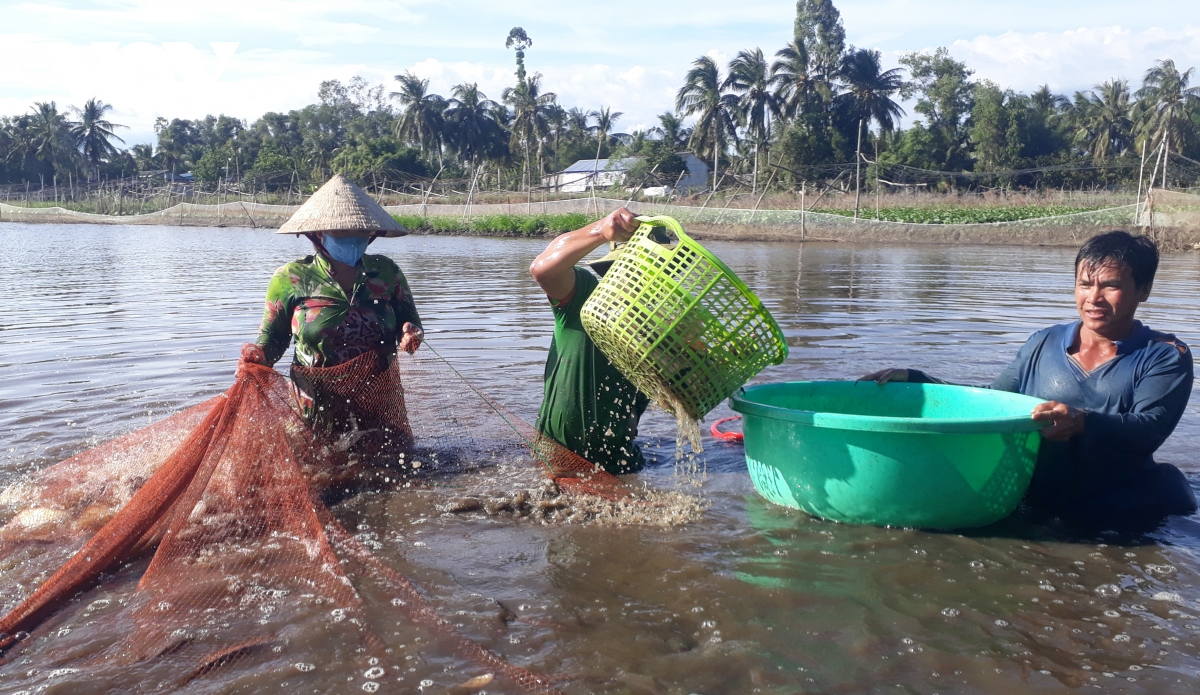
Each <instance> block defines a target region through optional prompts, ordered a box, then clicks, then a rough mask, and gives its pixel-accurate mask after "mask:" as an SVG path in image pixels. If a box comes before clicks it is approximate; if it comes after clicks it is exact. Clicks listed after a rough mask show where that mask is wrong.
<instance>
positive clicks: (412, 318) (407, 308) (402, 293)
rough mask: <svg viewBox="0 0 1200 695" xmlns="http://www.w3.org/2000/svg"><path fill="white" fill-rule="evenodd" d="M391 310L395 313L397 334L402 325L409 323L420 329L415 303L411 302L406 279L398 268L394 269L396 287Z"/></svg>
mask: <svg viewBox="0 0 1200 695" xmlns="http://www.w3.org/2000/svg"><path fill="white" fill-rule="evenodd" d="M392 309H393V310H394V311H395V312H396V330H397V332H399V330H400V329H402V328H403V327H404V324H405V323H406V322H407V323H411V324H413V325H414V326H416V327H418V328H420V327H421V315H420V314H418V313H417V303H416V302H415V301H413V296H412V291H411V290H409V289H408V278H406V277H404V273H403V272H401V270H400V269H399V268H397V269H396V285H395V289H394V290H393V293H392Z"/></svg>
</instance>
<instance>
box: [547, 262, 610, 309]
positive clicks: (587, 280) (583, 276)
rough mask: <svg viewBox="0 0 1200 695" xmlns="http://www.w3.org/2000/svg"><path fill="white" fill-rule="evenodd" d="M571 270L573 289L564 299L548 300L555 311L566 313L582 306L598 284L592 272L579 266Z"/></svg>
mask: <svg viewBox="0 0 1200 695" xmlns="http://www.w3.org/2000/svg"><path fill="white" fill-rule="evenodd" d="M572 270H573V271H574V272H575V288H574V289H572V290H571V294H570V295H568V296H567V297H566V298H565V299H560V300H558V301H554V300H553V299H551V300H550V306H551V307H553V308H554V310H555V311H560V312H562V311H568V310H569V309H571V308H573V307H581V306H583V303H584V302H586V301H587V298H588V297H590V296H591V295H592V291H593V290H595V289H596V285H598V284H600V281H599V280H598V279H597V278H596V276H595V275H594V274H593V273H592V271H590V270H588V269H586V268H582V267H580V266H575V267H574V268H573V269H572Z"/></svg>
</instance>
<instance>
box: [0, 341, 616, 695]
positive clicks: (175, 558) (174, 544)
mask: <svg viewBox="0 0 1200 695" xmlns="http://www.w3.org/2000/svg"><path fill="white" fill-rule="evenodd" d="M248 349H249V352H244V358H243V360H242V362H241V363H240V364H239V368H238V371H237V375H236V378H235V380H234V384H233V386H232V387H231V388H230V389H229V390H228V391H227V392H226V393H224V394H222V395H221V396H218V397H216V398H212V399H210V400H208V401H206V402H204V403H201V404H200V405H197V406H194V407H192V408H190V409H188V410H185V411H183V412H181V413H178V414H176V415H174V416H172V417H170V418H167V419H165V420H163V421H161V422H158V423H156V424H153V425H151V426H148V427H145V428H143V429H140V430H137V431H135V432H132V433H130V434H127V435H125V436H122V437H119V438H117V439H114V440H111V441H109V442H107V443H104V444H101V445H100V446H97V447H95V448H92V449H89V450H87V451H85V452H83V453H81V454H79V455H77V456H74V457H72V458H70V459H67V460H66V461H63V462H60V463H58V464H55V465H53V466H50V467H48V468H46V469H44V470H42V471H40V472H38V473H36V474H33V475H32V476H30V477H28V478H26V479H24V480H22V481H20V482H18V483H16V484H14V485H13V486H10V487H9V488H8V489H7V490H6V491H4V493H3V494H2V495H0V505H2V506H0V521H2V522H4V523H3V526H2V528H0V573H2V576H3V577H4V581H3V582H2V584H0V600H2V601H3V604H4V607H5V608H6V609H7V614H6V615H4V617H3V618H0V649H4V650H5V655H4V657H3V658H4V660H5V661H6V662H11V661H12V660H13V659H14V658H17V657H19V656H21V655H23V654H24V655H26V656H23V657H21V658H22V659H23V660H24V661H28V660H29V659H31V658H32V659H35V660H36V663H37V664H38V665H39V666H40V668H38V669H32V670H28V671H23V672H22V673H23V674H24V675H22V676H21V684H22V685H24V686H30V687H34V688H36V687H38V686H39V685H41V686H45V685H47V684H48V683H53V682H56V681H55V680H54V679H55V678H57V679H59V682H61V679H62V678H64V677H68V676H69V674H72V673H86V674H87V679H88V682H89V683H90V684H92V686H94V687H96V688H97V689H98V690H99V691H104V690H121V691H139V690H145V689H154V688H177V687H181V686H183V685H186V684H188V683H191V682H192V681H194V680H195V679H197V678H201V677H203V676H205V675H206V674H208V673H210V672H212V671H214V670H217V669H220V670H221V671H222V673H229V672H231V671H232V672H234V673H238V669H239V668H241V669H243V670H244V671H247V672H250V671H258V672H261V671H262V669H263V668H264V667H269V666H271V665H274V666H275V667H277V668H285V669H288V670H289V671H290V672H291V673H292V674H293V675H295V674H296V673H297V670H298V671H299V672H303V671H304V669H303V668H301V667H302V666H303V665H304V664H311V663H312V662H313V660H314V658H315V657H314V656H313V654H311V652H313V651H320V652H321V653H322V654H325V655H328V653H329V651H330V646H329V645H330V644H338V645H342V646H341V647H340V649H341V650H342V651H343V652H344V654H342V656H343V657H344V659H345V660H346V661H347V662H348V663H351V664H354V665H355V667H359V666H361V670H360V673H364V674H366V676H365V677H366V678H367V680H366V681H365V682H364V683H363V689H364V690H367V691H368V692H373V691H374V690H373V688H376V687H378V679H379V678H381V677H383V675H384V674H385V673H388V672H387V671H385V670H384V667H385V666H388V664H389V658H390V657H389V656H388V654H389V652H390V650H389V649H387V648H386V647H385V645H384V643H383V642H382V641H381V639H380V638H379V636H378V634H377V632H378V631H377V630H375V629H374V627H373V625H374V624H377V623H379V621H380V620H382V618H381V615H383V614H385V613H387V612H388V611H392V612H395V613H398V615H400V616H404V617H406V618H407V619H408V620H410V621H411V622H412V623H414V624H416V625H418V626H420V627H421V628H422V629H425V630H426V631H427V632H428V633H431V636H432V637H434V639H435V641H436V642H437V643H438V644H440V645H444V646H445V647H446V648H447V649H448V650H449V651H451V652H453V654H455V655H456V657H457V658H459V659H465V660H467V661H468V662H469V663H470V664H472V665H473V666H474V667H476V668H478V669H484V670H485V671H486V672H487V673H488V674H493V675H494V676H495V677H498V678H501V679H504V680H506V681H507V682H508V683H509V684H511V685H512V686H513V687H516V688H519V689H521V690H523V691H528V692H555V688H554V686H553V684H552V683H551V681H550V680H549V679H547V678H546V677H545V676H541V675H538V674H536V673H534V672H532V671H530V670H528V669H525V668H523V667H520V666H516V665H513V664H511V663H509V662H508V661H506V660H505V659H504V658H503V657H501V656H499V655H497V654H495V653H494V652H492V651H489V650H488V649H486V648H485V647H483V646H481V645H480V644H479V643H477V642H475V641H473V640H471V639H470V638H468V637H466V636H464V635H463V634H461V633H460V632H459V630H458V629H457V628H456V627H455V626H454V625H452V624H451V623H449V622H448V621H446V620H445V619H443V618H442V617H440V616H439V615H438V613H437V611H436V610H435V609H434V608H433V606H432V605H431V604H430V602H429V601H428V600H426V598H425V597H424V595H423V594H422V593H421V592H420V591H419V590H418V589H417V588H416V587H415V586H414V585H413V584H412V583H411V582H410V581H409V580H408V579H406V578H405V577H404V576H403V575H402V574H401V573H399V572H397V571H395V570H393V569H392V568H391V567H389V566H388V565H387V564H385V563H384V562H383V561H382V560H380V559H379V558H378V557H376V556H375V554H374V553H373V552H372V550H371V548H370V547H368V543H366V542H364V541H363V540H362V539H361V538H360V537H359V536H357V535H356V534H353V533H351V532H350V531H348V530H347V529H346V528H344V527H343V526H342V524H341V523H340V522H339V521H338V520H337V518H336V517H335V516H334V514H333V513H332V512H331V511H330V509H329V508H328V506H327V502H330V501H331V500H332V499H337V498H339V496H341V495H344V494H345V493H347V492H351V491H353V490H355V489H357V488H359V487H361V486H363V485H364V484H370V485H372V486H380V485H384V486H387V485H393V486H395V485H400V486H407V485H413V484H414V481H416V483H417V484H419V483H420V481H421V480H424V479H425V478H426V477H427V476H429V475H438V474H445V473H448V472H461V471H465V470H472V469H477V468H482V467H488V468H489V470H488V474H489V475H487V476H478V478H479V479H480V480H484V479H490V482H489V483H488V485H490V486H491V487H492V488H493V489H495V488H497V487H499V488H501V489H512V488H513V487H515V486H520V485H526V486H528V485H530V484H532V483H533V481H535V480H537V479H541V480H545V476H546V474H547V473H549V475H550V476H551V477H552V478H556V479H558V480H560V481H561V483H562V487H563V488H565V489H566V490H569V491H571V492H574V493H586V494H590V495H601V496H603V497H606V498H608V499H624V498H627V497H628V496H629V495H630V491H629V489H628V488H627V487H626V486H625V485H624V484H623V483H622V482H621V481H620V480H619V479H617V478H615V477H613V476H611V475H608V474H607V473H604V472H603V471H602V470H598V469H597V468H596V467H595V466H593V465H591V464H590V463H588V462H587V461H585V460H583V459H581V458H579V457H578V456H576V455H574V454H572V453H571V452H569V451H567V450H566V449H564V448H563V447H561V446H558V445H557V444H556V443H555V442H553V441H548V440H547V439H545V438H539V437H537V436H536V435H535V433H534V432H533V428H531V427H529V426H528V425H527V424H525V423H524V422H523V421H521V420H520V419H519V418H517V417H516V416H514V415H513V414H512V413H510V412H508V411H507V410H505V409H503V408H502V407H500V406H499V405H498V404H496V403H495V402H494V401H492V400H491V399H490V398H488V397H487V396H486V395H484V394H482V393H481V392H479V391H478V390H477V389H475V388H474V387H473V386H472V385H471V384H470V383H469V382H468V381H467V380H466V379H465V378H463V377H462V376H461V375H460V374H458V373H457V372H456V371H455V370H454V369H453V368H452V367H450V366H449V364H448V363H447V362H445V361H444V360H442V359H440V358H439V357H438V356H437V355H436V353H433V352H432V349H431V348H428V347H426V348H423V349H422V350H421V351H419V352H418V353H417V354H416V355H415V356H408V355H400V356H396V355H394V354H382V355H381V354H366V355H362V356H360V357H358V358H356V359H354V360H351V361H349V362H346V363H344V364H342V365H339V366H336V367H331V368H326V369H312V368H298V367H294V368H293V371H294V374H293V380H288V379H287V378H286V377H284V376H283V375H282V374H280V373H278V372H276V371H275V370H273V369H271V368H269V367H266V366H263V365H261V364H257V363H255V362H254V361H253V359H252V357H253V354H254V352H253V348H252V347H251V346H248ZM246 356H250V357H251V359H250V360H248V359H246ZM402 384H403V388H402ZM298 397H299V398H304V397H313V398H314V400H313V406H314V407H313V408H311V409H301V408H299V407H298ZM302 413H308V414H307V415H303V414H302ZM482 484H483V483H480V485H482ZM139 571H140V576H138V573H139ZM122 578H124V580H125V581H124V583H122V581H121V579H122ZM97 584H99V585H100V587H99V588H96V589H93V587H94V586H96V585H97ZM108 584H112V585H114V587H115V588H112V589H110V590H109V591H102V589H104V588H105V585H108ZM364 586H366V587H367V589H368V590H367V593H366V594H364ZM122 587H123V588H122ZM364 595H371V596H378V595H382V596H383V597H384V598H390V600H389V601H386V602H385V605H384V606H383V607H378V608H377V606H376V605H375V603H376V602H374V601H373V602H372V603H371V605H370V610H368V609H367V604H366V602H365V600H364ZM98 596H99V598H97V597H98ZM31 633H32V634H31ZM339 633H340V636H339V638H338V639H337V640H332V641H331V637H330V635H331V634H339ZM315 635H319V636H320V637H316V636H315ZM252 666H253V668H251V667H252ZM293 666H294V668H293ZM310 668H311V667H310ZM0 670H3V669H0ZM372 679H374V680H372ZM148 684H150V685H148ZM372 684H375V685H372ZM151 685H152V686H153V687H151Z"/></svg>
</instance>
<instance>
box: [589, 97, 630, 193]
mask: <svg viewBox="0 0 1200 695" xmlns="http://www.w3.org/2000/svg"><path fill="white" fill-rule="evenodd" d="M589 115H590V116H592V118H595V119H596V125H594V126H592V132H593V133H595V134H596V158H595V159H593V160H592V189H593V190H595V188H596V175H597V173H598V171H599V167H600V147H601V146H602V145H603V144H604V141H605V140H607V139H608V134H609V133H610V132H612V127H613V124H614V123H616V122H617V119H618V118H620V117H621V116H622V113H621V112H620V111H617V112H615V113H614V112H613V110H612V109H611V108H610V107H608V106H602V107H600V110H599V111H593V112H591V114H589Z"/></svg>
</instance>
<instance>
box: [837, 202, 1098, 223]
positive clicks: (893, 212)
mask: <svg viewBox="0 0 1200 695" xmlns="http://www.w3.org/2000/svg"><path fill="white" fill-rule="evenodd" d="M1099 209H1101V208H1100V207H1071V206H1066V205H1022V206H1004V207H959V206H949V205H946V206H929V207H888V208H880V210H879V219H880V220H884V221H887V222H907V223H909V224H980V223H985V222H1016V221H1017V220H1032V219H1037V218H1039V217H1054V216H1056V215H1073V214H1075V213H1079V212H1091V211H1092V210H1099ZM818 212H825V213H832V214H834V215H843V216H845V217H853V216H854V210H843V209H838V208H827V209H823V210H819V211H818ZM858 216H859V217H860V218H862V219H866V220H873V219H876V218H875V210H874V208H860V209H859V211H858Z"/></svg>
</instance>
